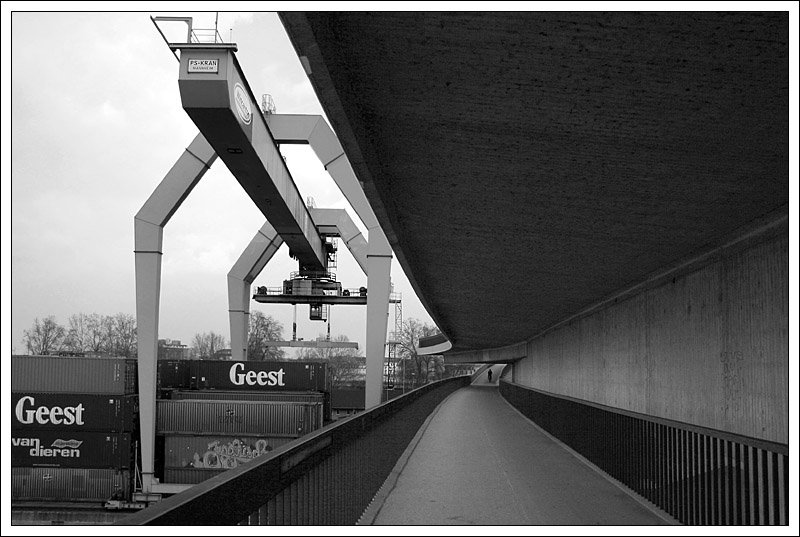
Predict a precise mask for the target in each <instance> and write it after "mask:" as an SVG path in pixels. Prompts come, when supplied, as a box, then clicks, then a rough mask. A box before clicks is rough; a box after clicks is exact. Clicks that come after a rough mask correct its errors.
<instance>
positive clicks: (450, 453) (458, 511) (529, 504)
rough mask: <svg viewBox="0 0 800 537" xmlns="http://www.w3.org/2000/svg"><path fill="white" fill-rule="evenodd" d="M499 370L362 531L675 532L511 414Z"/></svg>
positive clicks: (423, 434)
mask: <svg viewBox="0 0 800 537" xmlns="http://www.w3.org/2000/svg"><path fill="white" fill-rule="evenodd" d="M500 369H502V368H501V367H500V368H497V369H496V370H495V372H494V376H493V382H491V383H488V382H487V378H486V373H482V374H481V376H480V378H479V380H478V381H477V382H476V383H475V384H473V385H472V386H470V387H468V388H465V389H462V390H459V391H457V392H455V393H453V394H452V395H451V396H450V397H449V398H448V399H446V400H445V401H444V402H443V403H442V404H441V405H440V406H439V407H438V408H437V410H436V411H435V412H434V413H433V414H432V416H431V418H430V419H429V421H428V422H426V424H425V425H423V427H422V428H421V429H420V432H419V433H418V434H417V436H416V437H415V438H414V440H413V441H412V442H411V445H410V446H409V448H408V449H407V450H406V452H405V453H404V454H403V456H402V457H401V459H400V461H399V462H398V464H397V466H396V467H395V470H394V471H393V472H392V475H390V477H389V478H388V479H387V481H386V483H385V484H384V486H383V487H382V489H381V490H380V492H379V493H378V495H377V496H376V497H375V499H374V500H373V502H372V504H371V505H370V507H369V509H368V510H367V512H366V513H365V514H364V516H363V517H362V519H361V521H360V523H361V524H372V525H579V526H583V525H585V526H589V525H664V524H675V523H676V522H675V521H674V520H673V519H672V518H671V517H670V516H669V515H667V514H666V513H664V512H663V511H661V510H659V509H658V508H656V507H655V506H652V505H651V504H649V503H648V502H647V501H646V500H644V499H642V498H639V497H637V496H636V495H635V494H634V493H630V492H627V491H626V489H623V488H622V487H621V486H620V485H618V484H616V483H615V482H614V481H613V480H611V479H610V478H609V477H607V476H606V475H605V474H603V473H601V472H600V471H599V470H597V469H596V468H595V467H594V466H593V465H592V464H591V463H589V462H587V461H586V460H585V459H583V458H582V457H580V456H579V455H577V454H575V453H574V452H572V451H571V450H570V449H569V448H567V447H565V446H564V445H563V444H561V443H560V442H558V441H557V440H555V439H553V438H552V437H551V436H549V435H548V434H547V433H545V432H543V431H542V430H541V429H539V428H538V427H537V426H536V425H534V424H533V423H532V422H531V421H530V420H528V419H527V418H525V417H524V416H523V415H522V414H520V413H519V412H518V411H517V410H515V409H514V408H513V407H512V406H511V405H509V404H508V403H507V402H506V401H505V400H504V399H503V398H502V397H501V396H500V393H499V391H498V389H497V379H498V376H499V372H500Z"/></svg>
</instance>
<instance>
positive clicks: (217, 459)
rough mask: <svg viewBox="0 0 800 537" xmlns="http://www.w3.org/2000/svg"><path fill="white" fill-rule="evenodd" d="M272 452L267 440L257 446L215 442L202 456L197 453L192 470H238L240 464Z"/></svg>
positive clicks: (257, 442)
mask: <svg viewBox="0 0 800 537" xmlns="http://www.w3.org/2000/svg"><path fill="white" fill-rule="evenodd" d="M270 451H272V446H270V445H269V444H268V443H267V441H266V440H264V439H263V438H262V439H259V440H257V441H256V442H255V444H247V443H245V442H242V441H241V440H239V439H238V438H237V439H234V440H232V441H230V442H228V443H227V444H224V443H221V442H220V441H219V440H215V441H214V442H211V443H209V444H208V450H207V451H206V452H205V453H203V454H202V455H200V453H198V452H195V454H194V458H193V460H192V462H190V463H189V464H188V466H190V467H192V468H226V469H227V468H236V467H237V466H239V464H240V463H243V462H247V461H250V460H253V459H255V458H256V457H258V456H260V455H263V454H265V453H268V452H270Z"/></svg>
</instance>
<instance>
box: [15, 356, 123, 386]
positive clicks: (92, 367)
mask: <svg viewBox="0 0 800 537" xmlns="http://www.w3.org/2000/svg"><path fill="white" fill-rule="evenodd" d="M11 390H12V391H14V392H17V393H21V392H36V393H81V394H84V393H97V394H114V395H125V394H135V393H136V390H137V379H136V360H132V359H126V358H81V357H74V356H22V355H15V356H12V357H11Z"/></svg>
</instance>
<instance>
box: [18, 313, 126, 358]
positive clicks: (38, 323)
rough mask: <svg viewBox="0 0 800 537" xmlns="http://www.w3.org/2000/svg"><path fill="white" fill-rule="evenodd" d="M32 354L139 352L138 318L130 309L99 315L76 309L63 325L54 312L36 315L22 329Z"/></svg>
mask: <svg viewBox="0 0 800 537" xmlns="http://www.w3.org/2000/svg"><path fill="white" fill-rule="evenodd" d="M23 341H24V343H25V347H26V349H27V350H28V353H29V354H36V355H50V354H58V353H87V354H106V355H111V356H124V357H126V358H131V357H135V356H136V318H135V317H134V316H133V315H130V314H127V313H117V314H115V315H100V314H97V313H76V314H74V315H71V316H70V317H69V319H68V320H67V325H66V326H62V325H60V324H59V323H58V321H56V318H55V317H54V316H52V315H51V316H49V317H45V318H44V319H41V320H40V319H39V318H38V317H37V318H36V319H34V321H33V326H32V327H31V328H30V329H28V330H25V331H24V332H23Z"/></svg>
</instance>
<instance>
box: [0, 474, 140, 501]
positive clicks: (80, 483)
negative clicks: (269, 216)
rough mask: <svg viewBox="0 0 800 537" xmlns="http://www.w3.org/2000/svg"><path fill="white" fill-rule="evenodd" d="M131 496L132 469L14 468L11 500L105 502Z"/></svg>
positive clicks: (127, 498)
mask: <svg viewBox="0 0 800 537" xmlns="http://www.w3.org/2000/svg"><path fill="white" fill-rule="evenodd" d="M110 499H114V500H130V499H131V472H130V470H113V469H98V468H12V469H11V501H12V502H14V501H47V502H105V501H106V500H110Z"/></svg>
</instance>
